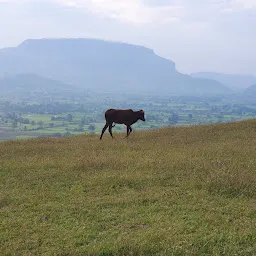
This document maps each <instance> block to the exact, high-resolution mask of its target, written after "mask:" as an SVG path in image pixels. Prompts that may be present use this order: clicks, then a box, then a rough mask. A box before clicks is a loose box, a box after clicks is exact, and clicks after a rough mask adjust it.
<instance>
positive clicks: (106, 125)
mask: <svg viewBox="0 0 256 256" xmlns="http://www.w3.org/2000/svg"><path fill="white" fill-rule="evenodd" d="M107 128H108V123H106V124H105V126H104V127H103V129H102V132H101V135H100V140H101V139H102V136H103V134H104V132H105V131H106V130H107Z"/></svg>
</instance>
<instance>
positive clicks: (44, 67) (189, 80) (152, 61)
mask: <svg viewBox="0 0 256 256" xmlns="http://www.w3.org/2000/svg"><path fill="white" fill-rule="evenodd" d="M20 73H34V74H37V75H40V76H45V77H48V78H51V79H54V80H59V81H62V82H64V83H68V84H73V85H76V86H79V87H82V88H94V89H101V90H119V91H145V90H146V91H152V92H161V93H165V92H167V93H173V94H180V95H181V94H193V95H195V94H196V95H202V94H221V93H229V92H230V91H231V90H230V89H229V88H228V87H227V86H225V85H223V84H222V83H220V82H217V81H214V80H211V79H198V78H193V77H191V76H189V75H185V74H181V73H179V72H177V70H176V69H175V63H174V62H173V61H171V60H168V59H165V58H162V57H160V56H158V55H156V54H155V53H154V51H153V50H151V49H148V48H145V47H143V46H137V45H131V44H126V43H117V42H107V41H103V40H96V39H38V40H26V41H24V42H23V43H21V44H20V45H19V46H17V47H14V48H6V49H2V50H0V76H3V75H6V74H20Z"/></svg>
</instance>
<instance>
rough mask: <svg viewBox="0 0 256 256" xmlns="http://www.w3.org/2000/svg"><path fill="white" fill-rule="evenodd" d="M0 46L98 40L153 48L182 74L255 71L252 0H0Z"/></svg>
mask: <svg viewBox="0 0 256 256" xmlns="http://www.w3.org/2000/svg"><path fill="white" fill-rule="evenodd" d="M0 25H1V30H0V48H4V47H13V46H17V45H19V44H20V43H21V42H22V41H24V40H25V39H31V38H78V37H79V38H98V39H104V40H111V41H120V42H126V43H133V44H139V45H143V46H146V47H149V48H152V49H153V50H154V51H155V53H156V54H158V55H160V56H162V57H165V58H168V59H171V60H172V61H174V62H175V63H176V67H177V70H178V71H180V72H183V73H192V72H201V71H211V72H221V73H233V74H253V75H256V32H255V31H256V0H0Z"/></svg>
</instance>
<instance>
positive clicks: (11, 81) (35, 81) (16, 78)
mask: <svg viewBox="0 0 256 256" xmlns="http://www.w3.org/2000/svg"><path fill="white" fill-rule="evenodd" d="M73 88H74V86H71V85H68V84H65V83H62V82H59V81H56V80H52V79H48V78H45V77H41V76H38V75H35V74H17V75H12V76H5V77H2V78H0V95H1V94H5V93H17V92H18V91H20V92H24V93H25V92H27V93H28V92H31V91H44V92H54V91H59V92H62V91H65V90H72V89H73Z"/></svg>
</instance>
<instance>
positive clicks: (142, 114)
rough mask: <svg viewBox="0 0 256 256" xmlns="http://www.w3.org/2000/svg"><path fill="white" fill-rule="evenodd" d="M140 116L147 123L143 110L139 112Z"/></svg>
mask: <svg viewBox="0 0 256 256" xmlns="http://www.w3.org/2000/svg"><path fill="white" fill-rule="evenodd" d="M138 114H139V115H138V118H139V119H140V120H142V121H145V113H144V111H143V110H142V109H141V110H139V111H138Z"/></svg>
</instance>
